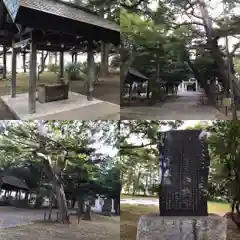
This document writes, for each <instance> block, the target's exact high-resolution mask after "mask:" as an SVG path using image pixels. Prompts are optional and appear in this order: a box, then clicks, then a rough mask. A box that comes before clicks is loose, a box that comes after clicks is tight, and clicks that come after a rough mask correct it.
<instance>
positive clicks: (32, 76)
mask: <svg viewBox="0 0 240 240" xmlns="http://www.w3.org/2000/svg"><path fill="white" fill-rule="evenodd" d="M31 40H32V41H31V43H30V49H31V52H30V72H29V89H28V90H29V93H28V112H29V113H30V114H32V113H35V112H36V85H37V44H36V41H35V38H33V37H32V39H31Z"/></svg>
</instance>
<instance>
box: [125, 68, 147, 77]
mask: <svg viewBox="0 0 240 240" xmlns="http://www.w3.org/2000/svg"><path fill="white" fill-rule="evenodd" d="M128 72H129V73H130V74H132V75H134V76H136V77H139V78H142V79H145V80H148V78H147V77H146V76H144V75H143V74H142V73H140V72H139V71H138V70H137V69H135V68H132V67H129V69H128Z"/></svg>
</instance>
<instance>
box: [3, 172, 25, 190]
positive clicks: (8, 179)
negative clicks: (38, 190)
mask: <svg viewBox="0 0 240 240" xmlns="http://www.w3.org/2000/svg"><path fill="white" fill-rule="evenodd" d="M1 183H2V184H7V185H10V186H13V187H16V188H19V189H24V190H29V187H28V185H27V184H26V183H25V182H24V181H23V180H22V179H20V178H16V177H14V176H10V175H3V176H2V177H1ZM0 187H1V186H0Z"/></svg>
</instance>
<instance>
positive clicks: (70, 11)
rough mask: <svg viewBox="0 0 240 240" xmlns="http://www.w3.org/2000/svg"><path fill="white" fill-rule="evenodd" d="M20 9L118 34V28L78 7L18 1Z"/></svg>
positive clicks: (38, 0) (45, 0) (42, 0)
mask: <svg viewBox="0 0 240 240" xmlns="http://www.w3.org/2000/svg"><path fill="white" fill-rule="evenodd" d="M18 1H19V5H20V6H22V7H26V8H30V9H34V10H37V11H41V12H45V13H49V14H52V15H56V16H60V17H64V18H68V19H72V20H75V21H79V22H83V23H87V24H90V25H95V26H98V27H101V28H106V29H109V30H113V31H117V32H120V26H119V25H117V24H116V23H114V22H111V21H109V20H107V19H104V18H103V17H101V16H98V15H96V14H94V13H91V12H89V11H87V10H83V8H82V9H81V8H80V7H76V6H75V5H71V4H69V3H65V2H63V1H56V0H34V1H33V0H18Z"/></svg>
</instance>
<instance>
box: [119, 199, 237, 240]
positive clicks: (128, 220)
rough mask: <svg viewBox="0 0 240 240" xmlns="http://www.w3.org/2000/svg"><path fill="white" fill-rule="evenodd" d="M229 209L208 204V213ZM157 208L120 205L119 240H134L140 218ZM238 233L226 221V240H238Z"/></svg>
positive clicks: (221, 204)
mask: <svg viewBox="0 0 240 240" xmlns="http://www.w3.org/2000/svg"><path fill="white" fill-rule="evenodd" d="M229 209H230V207H229V205H228V204H225V203H215V202H209V203H208V210H209V213H218V214H222V213H225V212H228V211H229ZM158 211H159V210H158V206H154V205H151V206H149V205H130V204H121V240H135V239H136V233H137V224H138V220H139V218H140V216H142V215H145V214H148V213H153V212H155V213H156V212H158ZM239 239H240V231H239V230H238V229H237V228H236V226H235V224H234V223H232V221H231V220H229V221H228V236H227V240H239Z"/></svg>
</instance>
